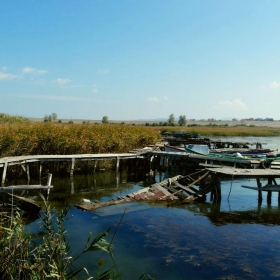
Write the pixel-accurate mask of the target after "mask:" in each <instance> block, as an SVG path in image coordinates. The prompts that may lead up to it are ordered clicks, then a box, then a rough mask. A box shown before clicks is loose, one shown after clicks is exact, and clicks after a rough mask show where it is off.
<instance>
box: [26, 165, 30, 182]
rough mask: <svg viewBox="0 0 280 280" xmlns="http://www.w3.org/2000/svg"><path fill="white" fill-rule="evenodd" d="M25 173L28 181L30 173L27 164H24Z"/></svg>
mask: <svg viewBox="0 0 280 280" xmlns="http://www.w3.org/2000/svg"><path fill="white" fill-rule="evenodd" d="M26 175H27V181H28V182H29V181H30V173H29V164H28V163H27V164H26Z"/></svg>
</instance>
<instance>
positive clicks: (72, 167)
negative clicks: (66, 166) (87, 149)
mask: <svg viewBox="0 0 280 280" xmlns="http://www.w3.org/2000/svg"><path fill="white" fill-rule="evenodd" d="M74 168H75V159H74V158H72V163H71V169H70V177H73V174H74Z"/></svg>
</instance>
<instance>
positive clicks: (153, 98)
mask: <svg viewBox="0 0 280 280" xmlns="http://www.w3.org/2000/svg"><path fill="white" fill-rule="evenodd" d="M148 100H149V101H151V102H159V99H158V98H156V97H149V98H148Z"/></svg>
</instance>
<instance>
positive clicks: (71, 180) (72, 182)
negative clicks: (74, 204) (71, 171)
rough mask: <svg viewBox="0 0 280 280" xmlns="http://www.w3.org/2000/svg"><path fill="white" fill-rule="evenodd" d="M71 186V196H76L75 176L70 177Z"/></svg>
mask: <svg viewBox="0 0 280 280" xmlns="http://www.w3.org/2000/svg"><path fill="white" fill-rule="evenodd" d="M70 185H71V194H74V193H75V188H74V179H73V176H71V177H70Z"/></svg>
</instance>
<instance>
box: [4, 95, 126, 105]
mask: <svg viewBox="0 0 280 280" xmlns="http://www.w3.org/2000/svg"><path fill="white" fill-rule="evenodd" d="M1 95H4V94H3V93H2V94H1V93H0V96H1ZM7 95H8V96H12V97H19V98H30V99H45V100H62V101H86V102H102V103H118V104H119V103H120V102H119V101H113V100H102V99H96V98H91V97H82V96H70V95H44V94H13V93H9V94H5V96H7Z"/></svg>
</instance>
